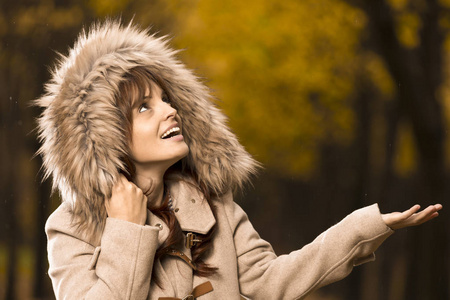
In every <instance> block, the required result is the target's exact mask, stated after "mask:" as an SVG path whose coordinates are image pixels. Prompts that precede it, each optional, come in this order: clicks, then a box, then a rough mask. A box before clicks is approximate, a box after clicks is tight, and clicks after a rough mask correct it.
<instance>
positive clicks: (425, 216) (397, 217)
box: [381, 204, 442, 230]
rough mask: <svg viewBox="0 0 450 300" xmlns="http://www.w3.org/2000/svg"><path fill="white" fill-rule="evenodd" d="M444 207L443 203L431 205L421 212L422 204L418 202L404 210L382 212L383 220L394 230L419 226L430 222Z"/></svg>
mask: <svg viewBox="0 0 450 300" xmlns="http://www.w3.org/2000/svg"><path fill="white" fill-rule="evenodd" d="M441 209H442V205H441V204H435V205H430V206H428V207H427V208H425V209H424V210H422V211H421V212H419V210H420V205H418V204H416V205H414V206H413V207H411V208H410V209H408V210H405V211H404V212H393V213H388V214H382V215H381V216H382V218H383V221H384V222H385V223H386V225H387V226H389V227H390V228H392V229H393V230H397V229H401V228H405V227H410V226H417V225H420V224H423V223H425V222H428V221H429V220H431V219H434V218H436V217H437V216H439V213H438V211H440V210H441Z"/></svg>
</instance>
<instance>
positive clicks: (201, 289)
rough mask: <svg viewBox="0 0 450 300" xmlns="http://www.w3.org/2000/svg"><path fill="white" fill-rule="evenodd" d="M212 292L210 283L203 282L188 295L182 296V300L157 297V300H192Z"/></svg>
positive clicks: (179, 299)
mask: <svg viewBox="0 0 450 300" xmlns="http://www.w3.org/2000/svg"><path fill="white" fill-rule="evenodd" d="M213 290H214V289H213V287H212V284H211V282H209V281H206V282H203V283H202V284H199V285H197V286H196V287H195V288H194V289H193V290H192V292H191V293H190V294H189V295H187V296H184V297H183V298H176V297H159V298H158V300H194V299H197V298H198V297H200V296H203V295H204V294H207V293H209V292H212V291H213Z"/></svg>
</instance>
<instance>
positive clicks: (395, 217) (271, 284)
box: [37, 22, 442, 300]
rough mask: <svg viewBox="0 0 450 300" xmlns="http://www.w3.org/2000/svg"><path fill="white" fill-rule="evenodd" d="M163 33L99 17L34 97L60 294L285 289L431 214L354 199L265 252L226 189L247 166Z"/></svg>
mask: <svg viewBox="0 0 450 300" xmlns="http://www.w3.org/2000/svg"><path fill="white" fill-rule="evenodd" d="M175 53H176V52H175V51H173V50H172V49H170V48H169V47H168V45H167V42H166V40H165V39H164V38H157V37H155V36H154V35H150V34H149V33H148V32H147V31H145V30H140V29H139V28H138V27H136V26H134V25H132V24H130V25H128V26H122V25H121V24H120V23H119V22H105V23H103V24H98V25H95V26H93V27H92V28H91V30H90V31H89V32H88V33H87V34H86V33H85V32H83V33H82V34H81V35H80V37H79V39H78V41H77V42H76V43H75V46H74V48H73V49H72V50H71V51H70V52H69V55H68V56H67V57H64V58H63V59H62V60H61V61H60V64H59V65H58V66H57V67H56V68H55V70H54V72H53V78H52V80H51V81H50V82H49V83H48V84H47V86H46V88H47V93H46V94H45V95H44V96H43V97H42V98H40V99H39V100H37V103H38V104H39V105H40V106H42V107H43V113H42V115H41V117H40V119H39V132H40V138H41V141H42V147H41V148H40V150H39V153H40V154H41V155H42V156H43V161H44V167H45V169H46V176H50V175H51V176H53V182H54V185H55V188H57V189H58V190H59V191H60V193H61V196H62V199H63V203H62V204H61V206H60V207H59V208H58V209H57V210H56V211H55V212H54V213H53V214H52V215H51V216H50V218H49V219H48V221H47V224H46V233H47V237H48V255H49V264H50V268H49V276H50V277H51V279H52V283H53V288H54V291H55V294H56V297H57V298H58V299H166V300H167V299H181V298H182V299H194V298H199V299H241V298H242V297H247V298H251V299H267V298H269V299H297V298H303V297H306V296H307V295H308V294H310V293H311V292H312V291H314V290H315V289H318V288H319V287H321V286H324V285H326V284H329V283H332V282H334V281H337V280H340V279H342V278H344V277H345V276H347V275H348V274H349V273H350V272H351V270H352V269H353V267H354V266H356V265H359V264H361V263H364V262H368V261H371V260H373V259H374V254H373V252H374V251H375V250H376V249H377V248H378V246H380V244H381V243H382V242H383V241H384V240H385V239H386V238H387V237H388V236H390V235H391V234H392V233H393V229H399V228H402V227H406V226H412V225H418V224H421V223H423V222H425V221H428V220H430V219H432V218H434V217H436V216H437V215H438V213H437V211H438V210H440V209H441V208H442V206H441V205H432V206H430V207H428V208H427V209H425V210H423V211H422V212H418V210H419V207H418V206H414V207H412V208H411V209H409V210H407V211H405V212H403V213H391V214H381V213H380V211H379V209H378V206H377V205H376V204H374V205H371V206H369V207H365V208H362V209H359V210H357V211H355V212H353V213H351V214H350V215H348V216H347V217H346V218H345V219H344V220H342V221H341V222H340V223H338V224H336V225H335V226H333V227H331V228H330V229H328V230H327V231H326V232H324V233H323V234H321V235H320V236H319V237H317V238H316V239H315V240H314V241H313V242H312V243H311V244H309V245H307V246H305V247H303V248H302V249H300V250H298V251H294V252H292V253H290V254H289V255H283V256H276V255H275V253H274V252H273V250H272V247H271V245H270V244H269V243H268V242H266V241H264V240H262V239H261V238H260V237H259V235H258V233H257V232H256V231H255V229H254V228H253V226H252V225H251V223H250V221H249V220H248V218H247V215H246V214H245V212H244V211H243V210H242V209H241V208H240V207H239V206H238V205H237V204H236V203H235V202H234V201H233V192H234V191H235V190H237V189H238V188H240V187H242V186H243V185H244V184H245V183H246V182H247V181H248V178H249V177H250V176H251V175H252V174H254V173H255V171H256V170H257V168H258V165H259V164H258V163H257V162H256V161H255V160H254V159H253V158H252V157H251V156H250V155H249V154H248V153H247V152H246V151H245V149H244V148H243V147H242V145H241V144H240V143H239V142H238V140H237V138H236V136H235V135H234V134H233V133H232V132H231V130H230V129H229V128H228V127H227V125H226V117H225V116H224V115H223V114H222V112H221V111H220V110H219V109H218V108H217V107H216V106H215V105H214V104H213V102H212V101H211V100H210V96H209V94H208V89H207V88H206V87H205V86H204V85H203V84H202V83H201V82H200V81H199V80H198V79H197V78H196V77H195V76H194V75H193V74H192V73H191V72H190V71H189V70H188V69H186V68H185V66H184V65H183V64H182V63H181V62H179V61H178V60H177V59H176V57H175Z"/></svg>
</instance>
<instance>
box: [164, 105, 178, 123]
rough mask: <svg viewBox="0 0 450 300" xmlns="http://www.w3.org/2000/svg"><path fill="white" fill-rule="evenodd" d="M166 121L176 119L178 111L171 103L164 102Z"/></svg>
mask: <svg viewBox="0 0 450 300" xmlns="http://www.w3.org/2000/svg"><path fill="white" fill-rule="evenodd" d="M164 105H165V115H166V119H169V118H175V116H176V115H177V110H176V109H175V108H174V107H173V106H172V105H170V104H169V103H166V102H164Z"/></svg>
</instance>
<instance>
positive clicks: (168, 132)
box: [161, 127, 180, 139]
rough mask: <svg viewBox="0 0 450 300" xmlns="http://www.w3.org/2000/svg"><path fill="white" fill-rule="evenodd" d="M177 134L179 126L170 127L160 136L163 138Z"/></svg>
mask: <svg viewBox="0 0 450 300" xmlns="http://www.w3.org/2000/svg"><path fill="white" fill-rule="evenodd" d="M178 134H180V127H174V128H172V129H169V130H167V131H166V132H164V134H163V135H162V136H161V138H162V139H165V138H168V137H172V136H175V135H178Z"/></svg>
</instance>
